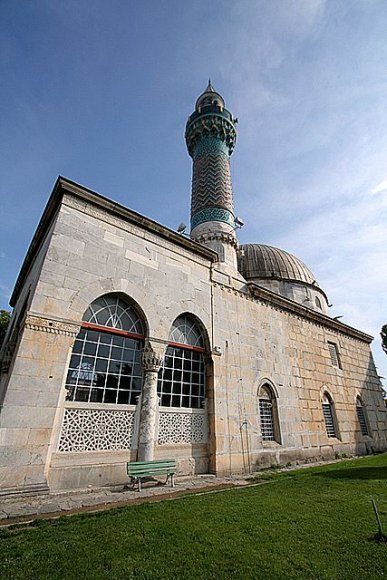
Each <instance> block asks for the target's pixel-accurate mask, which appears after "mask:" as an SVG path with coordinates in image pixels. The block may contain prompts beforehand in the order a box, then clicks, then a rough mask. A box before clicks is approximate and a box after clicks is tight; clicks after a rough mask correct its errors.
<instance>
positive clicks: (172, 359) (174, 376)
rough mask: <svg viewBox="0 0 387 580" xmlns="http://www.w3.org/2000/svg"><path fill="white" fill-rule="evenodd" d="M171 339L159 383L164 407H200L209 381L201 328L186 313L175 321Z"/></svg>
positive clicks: (159, 391)
mask: <svg viewBox="0 0 387 580" xmlns="http://www.w3.org/2000/svg"><path fill="white" fill-rule="evenodd" d="M169 340H170V342H169V345H168V347H167V350H166V353H165V357H164V363H163V367H162V368H161V369H160V371H159V379H158V386H157V390H158V394H159V397H160V399H161V401H160V403H161V406H163V407H186V408H193V409H200V408H202V407H203V404H204V400H205V382H206V373H205V362H204V353H205V348H204V338H203V334H202V332H201V329H200V327H199V325H198V324H197V322H196V321H195V320H194V319H193V318H191V317H190V316H188V315H185V314H184V315H182V316H179V317H178V318H176V320H175V322H174V323H173V325H172V328H171V332H170V335H169Z"/></svg>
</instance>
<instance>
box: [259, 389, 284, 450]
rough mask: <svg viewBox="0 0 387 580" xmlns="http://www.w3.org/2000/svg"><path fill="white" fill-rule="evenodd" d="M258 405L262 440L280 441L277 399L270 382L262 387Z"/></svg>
mask: <svg viewBox="0 0 387 580" xmlns="http://www.w3.org/2000/svg"><path fill="white" fill-rule="evenodd" d="M258 405H259V418H260V423H261V434H262V440H263V441H277V442H278V443H279V442H280V441H279V429H278V421H277V406H276V399H275V396H274V394H273V390H272V388H271V386H270V385H269V384H264V385H262V386H261V387H260V389H259V393H258Z"/></svg>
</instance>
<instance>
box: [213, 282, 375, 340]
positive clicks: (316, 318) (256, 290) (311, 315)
mask: <svg viewBox="0 0 387 580" xmlns="http://www.w3.org/2000/svg"><path fill="white" fill-rule="evenodd" d="M213 284H214V286H218V287H221V288H224V289H225V290H226V291H228V292H230V293H233V294H235V295H238V296H240V297H241V298H244V299H245V300H251V301H253V302H261V303H263V304H267V305H269V306H270V307H271V308H273V309H274V310H278V311H281V312H286V313H288V314H289V315H291V316H293V317H295V318H298V319H300V320H305V321H307V322H310V323H312V324H315V325H317V326H321V327H324V328H326V329H329V330H331V331H333V332H336V333H341V334H345V335H347V336H349V337H351V338H353V339H356V340H360V341H361V342H366V343H368V344H370V343H371V342H372V340H373V337H372V336H371V335H369V334H366V333H365V332H362V331H361V330H357V329H356V328H353V327H352V326H349V325H347V324H344V323H342V322H339V321H338V320H334V319H333V318H330V317H329V316H326V315H325V314H322V313H319V312H316V311H315V310H311V309H309V308H306V307H305V306H302V305H301V304H298V303H297V302H294V301H293V300H290V299H289V298H285V297H283V296H280V295H278V294H275V293H274V292H271V291H270V290H267V289H266V288H262V287H261V286H257V284H254V283H253V282H247V283H246V291H241V290H237V289H235V288H231V287H229V286H226V285H224V284H221V283H219V282H213Z"/></svg>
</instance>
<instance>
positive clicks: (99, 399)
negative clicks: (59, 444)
mask: <svg viewBox="0 0 387 580" xmlns="http://www.w3.org/2000/svg"><path fill="white" fill-rule="evenodd" d="M143 338H144V330H143V325H142V323H141V320H140V318H139V316H138V315H137V313H136V312H135V310H134V309H133V308H132V306H130V305H129V304H127V303H126V302H125V301H124V300H123V299H122V298H121V297H120V296H119V295H118V294H108V295H106V296H102V297H101V298H98V299H97V300H95V301H94V302H93V303H92V304H90V306H89V308H88V309H87V310H86V312H85V314H84V316H83V322H82V327H81V330H80V332H79V333H78V336H77V338H76V339H75V343H74V347H73V352H72V355H71V360H70V366H69V370H68V373H67V379H66V389H67V396H66V400H67V401H82V402H90V403H118V404H124V405H128V404H130V405H135V404H136V399H137V397H138V395H139V394H140V392H141V385H142V368H141V358H140V354H141V348H142V342H143Z"/></svg>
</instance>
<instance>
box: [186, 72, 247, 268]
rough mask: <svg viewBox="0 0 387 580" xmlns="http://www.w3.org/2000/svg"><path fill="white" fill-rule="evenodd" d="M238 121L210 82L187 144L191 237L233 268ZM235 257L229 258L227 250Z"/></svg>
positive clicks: (190, 122)
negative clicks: (234, 156)
mask: <svg viewBox="0 0 387 580" xmlns="http://www.w3.org/2000/svg"><path fill="white" fill-rule="evenodd" d="M236 122H237V120H236V119H235V118H234V117H233V115H232V113H230V111H228V110H227V109H226V108H225V103H224V100H223V97H222V96H221V95H220V94H219V93H217V92H216V91H215V89H214V88H213V86H212V84H211V81H209V83H208V86H207V88H206V90H205V91H204V92H203V93H202V94H201V95H200V96H199V98H198V99H197V101H196V104H195V111H194V112H193V113H192V115H191V116H190V117H189V119H188V121H187V126H186V131H185V140H186V144H187V148H188V153H189V154H190V156H191V157H192V160H193V174H192V197H191V237H192V239H194V240H196V241H198V242H200V243H203V244H205V245H207V246H209V247H211V248H212V249H214V250H215V251H217V252H218V254H219V261H220V262H229V261H230V258H231V261H232V262H233V264H234V261H235V260H234V258H235V247H236V236H235V214H234V202H233V192H232V182H231V171H230V155H231V154H232V152H233V150H234V146H235V141H236V128H235V124H236ZM224 244H228V245H230V246H233V247H234V249H233V252H232V254H233V255H230V256H229V257H228V258H227V254H230V252H229V251H227V248H225V247H224Z"/></svg>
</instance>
